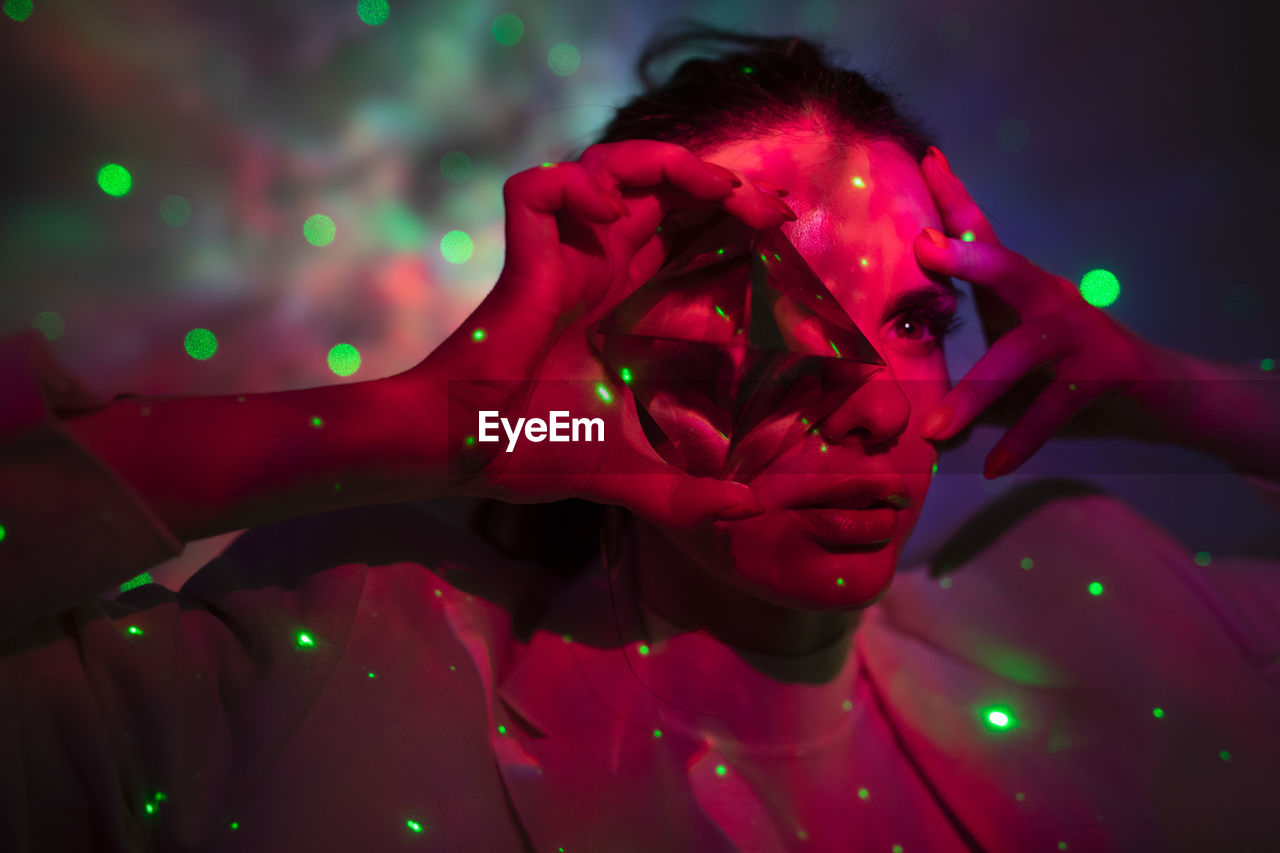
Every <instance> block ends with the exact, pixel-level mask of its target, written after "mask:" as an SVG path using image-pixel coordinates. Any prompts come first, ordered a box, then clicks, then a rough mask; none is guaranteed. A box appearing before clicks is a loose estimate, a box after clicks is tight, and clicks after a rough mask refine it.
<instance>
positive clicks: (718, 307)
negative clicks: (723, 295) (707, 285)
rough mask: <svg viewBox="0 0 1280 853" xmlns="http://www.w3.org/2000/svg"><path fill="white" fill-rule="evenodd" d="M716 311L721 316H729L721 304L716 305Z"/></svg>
mask: <svg viewBox="0 0 1280 853" xmlns="http://www.w3.org/2000/svg"><path fill="white" fill-rule="evenodd" d="M716 313H717V314H719V315H720V316H721V317H728V316H729V315H728V314H726V313H724V309H723V308H721V307H720V306H719V305H717V306H716Z"/></svg>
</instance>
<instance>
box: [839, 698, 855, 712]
mask: <svg viewBox="0 0 1280 853" xmlns="http://www.w3.org/2000/svg"><path fill="white" fill-rule="evenodd" d="M840 708H841V709H842V710H845V711H852V710H853V700H851V699H846V700H844V701H843V702H841V703H840Z"/></svg>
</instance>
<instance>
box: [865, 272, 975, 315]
mask: <svg viewBox="0 0 1280 853" xmlns="http://www.w3.org/2000/svg"><path fill="white" fill-rule="evenodd" d="M963 298H964V292H963V291H962V290H960V288H958V287H956V286H955V284H954V283H953V282H952V281H951V279H950V278H944V279H941V280H938V281H934V282H932V283H931V284H929V285H926V286H924V287H914V288H912V289H911V290H904V291H902V292H901V293H899V294H898V295H897V296H895V297H894V298H893V301H892V302H891V303H890V304H889V307H888V308H887V309H885V312H884V316H885V318H886V319H888V318H890V317H896V316H897V315H899V314H901V313H902V312H903V311H906V310H908V309H911V308H937V309H939V310H941V309H942V308H943V307H944V305H945V303H947V302H949V301H952V300H955V301H957V302H958V301H959V300H961V299H963Z"/></svg>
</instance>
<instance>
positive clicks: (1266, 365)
mask: <svg viewBox="0 0 1280 853" xmlns="http://www.w3.org/2000/svg"><path fill="white" fill-rule="evenodd" d="M1258 367H1261V368H1262V369H1263V370H1275V369H1276V360H1275V359H1274V358H1264V359H1263V360H1262V361H1260V362H1258Z"/></svg>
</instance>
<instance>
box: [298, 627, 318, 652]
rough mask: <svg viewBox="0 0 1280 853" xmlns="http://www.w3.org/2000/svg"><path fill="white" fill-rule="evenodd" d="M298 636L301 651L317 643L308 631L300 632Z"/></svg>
mask: <svg viewBox="0 0 1280 853" xmlns="http://www.w3.org/2000/svg"><path fill="white" fill-rule="evenodd" d="M296 636H297V640H298V648H300V649H301V648H308V647H311V646H314V645H315V644H316V641H315V640H314V639H312V637H311V635H310V634H308V633H307V632H306V631H299V632H298V633H297V635H296Z"/></svg>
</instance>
